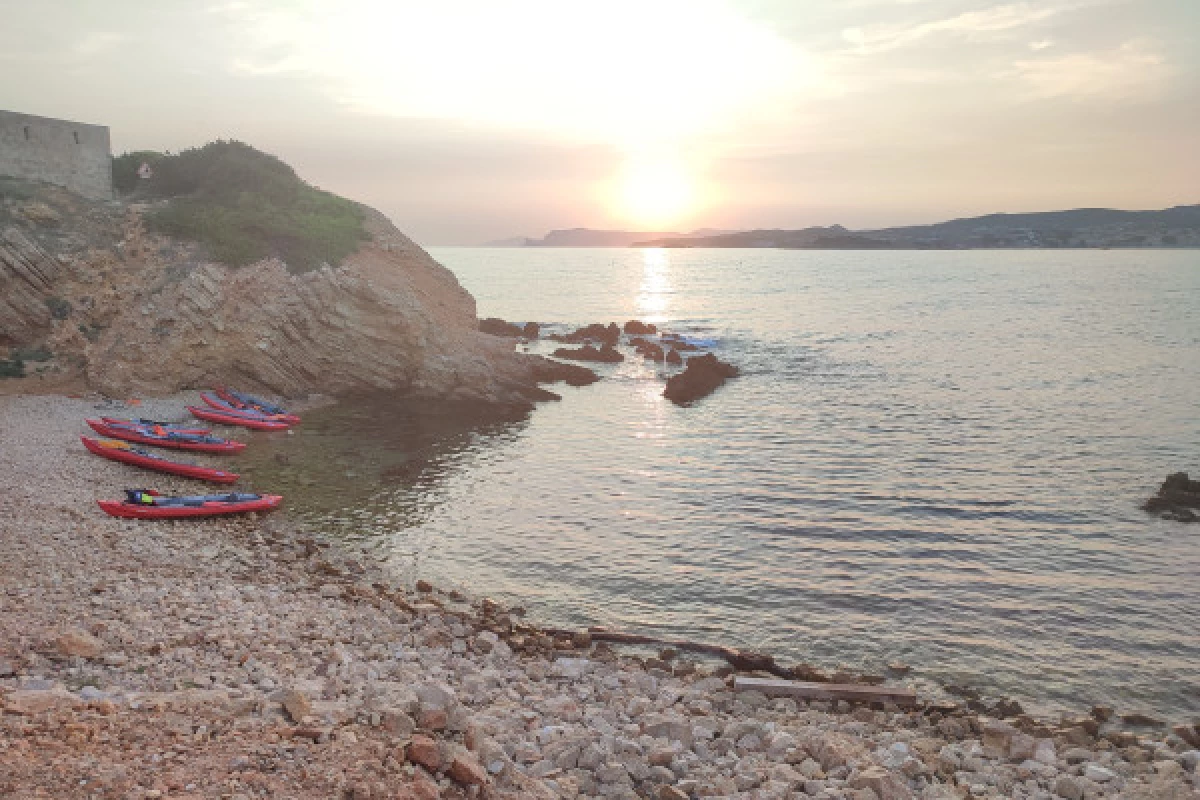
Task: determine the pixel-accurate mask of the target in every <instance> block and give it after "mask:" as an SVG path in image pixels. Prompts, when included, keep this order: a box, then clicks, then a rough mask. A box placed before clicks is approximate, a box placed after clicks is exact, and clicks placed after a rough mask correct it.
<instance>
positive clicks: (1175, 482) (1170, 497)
mask: <svg viewBox="0 0 1200 800" xmlns="http://www.w3.org/2000/svg"><path fill="white" fill-rule="evenodd" d="M1193 508H1200V481H1193V480H1188V475H1187V473H1186V472H1176V473H1174V474H1172V475H1168V476H1167V479H1166V480H1165V481H1163V483H1162V486H1160V487H1158V494H1156V495H1155V496H1154V497H1151V498H1150V499H1148V500H1147V501H1146V502H1144V503H1142V509H1143V510H1144V511H1149V512H1152V513H1157V514H1159V515H1160V516H1161V517H1162V518H1163V519H1173V520H1176V521H1178V522H1196V521H1198V520H1200V515H1197V514H1196V512H1194V511H1192V510H1191V509H1193Z"/></svg>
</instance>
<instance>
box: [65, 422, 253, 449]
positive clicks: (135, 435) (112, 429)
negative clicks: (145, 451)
mask: <svg viewBox="0 0 1200 800" xmlns="http://www.w3.org/2000/svg"><path fill="white" fill-rule="evenodd" d="M85 422H87V424H88V427H90V428H91V429H92V430H94V431H95V432H96V433H98V434H100V435H101V436H109V437H111V438H113V439H124V440H125V441H127V442H136V443H138V444H151V445H154V446H155V447H170V448H173V449H175V450H194V451H196V452H199V453H236V452H238V451H239V450H243V449H245V447H246V443H245V442H235V441H232V440H230V439H222V438H221V437H219V436H207V435H202V434H195V433H182V432H179V431H173V430H169V429H167V428H162V427H160V426H153V425H135V424H127V423H121V424H115V423H108V422H104V421H103V420H98V419H89V420H85Z"/></svg>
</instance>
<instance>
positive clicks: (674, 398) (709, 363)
mask: <svg viewBox="0 0 1200 800" xmlns="http://www.w3.org/2000/svg"><path fill="white" fill-rule="evenodd" d="M737 374H738V368H737V367H735V366H733V365H732V364H726V363H725V362H724V361H721V360H720V359H718V358H717V357H716V356H714V355H713V354H712V353H705V354H704V355H702V356H693V357H692V358H689V359H688V361H687V368H686V369H684V371H683V372H681V373H679V374H678V375H672V376H671V377H670V378H669V379H668V380H667V388H666V390H665V391H664V392H663V397H665V398H667V399H668V400H670V401H671V402H672V403H675V404H676V405H680V406H682V405H687V404H688V403H691V402H693V401H695V400H698V399H700V398H701V397H704V396H705V395H708V394H712V393H713V392H714V391H716V390H717V388H718V387H720V386H721V384H723V383H725V381H726V380H727V379H729V378H732V377H734V376H736V375H737Z"/></svg>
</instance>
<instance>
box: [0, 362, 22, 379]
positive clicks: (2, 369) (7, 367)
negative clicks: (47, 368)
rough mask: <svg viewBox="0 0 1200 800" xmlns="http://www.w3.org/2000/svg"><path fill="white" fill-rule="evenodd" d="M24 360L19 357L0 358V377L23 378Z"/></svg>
mask: <svg viewBox="0 0 1200 800" xmlns="http://www.w3.org/2000/svg"><path fill="white" fill-rule="evenodd" d="M24 377H25V362H24V361H22V360H21V359H19V358H0V378H24Z"/></svg>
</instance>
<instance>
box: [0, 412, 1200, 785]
mask: <svg viewBox="0 0 1200 800" xmlns="http://www.w3.org/2000/svg"><path fill="white" fill-rule="evenodd" d="M95 403H96V400H95V399H90V400H89V399H82V398H80V399H71V398H65V397H0V441H2V442H3V443H4V446H3V448H0V474H4V475H5V476H6V480H5V481H4V482H3V483H2V484H0V604H2V609H3V613H2V614H0V706H2V708H3V713H2V714H0V796H5V797H15V798H26V797H28V798H32V797H89V798H90V797H97V798H108V797H120V798H160V797H178V798H229V799H230V800H233V799H234V798H237V799H238V800H248V798H252V797H289V798H293V797H294V798H318V797H320V798H327V797H345V798H354V799H355V800H364V799H368V798H371V799H377V798H435V797H495V798H524V797H530V798H539V797H541V798H552V797H572V798H573V797H611V798H633V797H653V798H669V799H670V800H681V799H682V798H688V797H740V798H764V799H765V798H789V797H817V798H830V799H832V798H845V799H847V800H849V799H853V800H873V799H874V800H895V799H896V798H958V797H968V796H972V797H1029V798H1054V797H1064V798H1070V799H1072V800H1081V799H1082V798H1092V797H1129V798H1146V800H1149V799H1150V798H1189V797H1197V796H1200V793H1198V792H1197V790H1196V784H1197V780H1198V779H1197V762H1198V761H1200V751H1198V750H1197V745H1198V742H1197V741H1195V740H1194V737H1195V736H1196V735H1197V733H1198V732H1197V730H1196V729H1195V728H1194V727H1192V726H1190V725H1180V726H1177V727H1176V728H1175V729H1174V730H1173V731H1172V732H1170V733H1168V732H1166V731H1164V730H1151V731H1150V732H1134V731H1131V730H1127V729H1126V726H1123V725H1121V724H1120V723H1117V721H1116V720H1114V719H1109V718H1106V717H1107V716H1108V715H1109V712H1108V711H1107V710H1105V709H1096V710H1095V711H1094V713H1093V715H1091V716H1090V717H1082V718H1076V719H1069V720H1058V721H1054V722H1048V721H1045V720H1036V719H1033V718H1031V717H1028V716H1026V715H1023V714H1017V715H1016V716H1013V717H1011V718H1010V719H1000V718H999V717H998V714H993V712H995V711H996V710H995V709H988V710H987V711H986V712H981V711H979V710H975V709H976V708H978V706H975V707H972V706H971V705H970V704H969V703H968V704H963V705H959V704H947V703H933V704H925V705H922V706H919V707H918V708H916V709H913V710H902V709H899V708H895V707H891V706H882V705H881V706H878V707H871V706H869V705H853V704H849V703H846V702H844V701H837V702H829V701H812V702H804V701H797V700H794V699H787V698H769V697H767V696H765V695H763V694H762V693H760V692H757V691H744V692H735V691H733V683H732V678H733V673H734V665H731V664H727V663H724V662H722V661H717V660H714V659H712V658H699V659H697V658H693V657H692V656H690V655H689V654H686V653H680V652H678V649H677V648H665V649H663V650H660V651H657V652H653V653H646V652H645V651H640V652H637V653H634V652H629V651H625V650H618V649H616V648H614V647H613V646H611V645H610V644H608V643H606V642H599V641H593V638H599V637H593V636H591V635H589V634H588V633H587V632H565V631H552V630H547V629H543V628H540V627H538V626H536V625H532V624H529V623H528V622H527V621H526V620H525V618H524V615H523V613H522V612H521V611H520V610H519V609H505V608H502V607H500V606H499V605H498V604H496V603H494V602H492V601H490V600H487V599H475V598H469V597H466V596H465V595H462V594H459V593H457V592H441V591H438V590H437V589H436V588H434V587H432V586H430V585H428V584H425V583H423V582H419V583H418V584H417V586H415V587H409V586H405V585H401V584H400V583H398V582H397V581H396V580H395V579H394V578H393V577H391V576H389V575H387V574H385V573H384V572H382V571H380V570H379V569H378V568H377V566H376V565H374V564H372V563H370V562H369V561H368V560H367V559H366V558H365V557H363V556H362V554H361V553H357V552H354V551H351V550H346V549H343V548H342V547H341V546H340V545H339V544H338V543H337V542H333V541H323V540H321V539H320V538H319V537H316V536H313V535H312V534H311V533H306V532H303V531H300V530H296V529H294V528H293V527H292V526H291V525H290V524H289V523H288V520H287V518H286V516H275V517H267V518H264V519H261V520H256V519H238V520H225V521H199V522H187V523H167V524H162V525H154V524H144V523H137V522H132V521H122V520H116V519H109V518H105V517H103V516H102V515H101V514H100V513H99V512H98V511H96V510H95V507H94V502H93V501H94V500H95V499H96V498H97V497H102V496H111V495H114V494H115V493H117V492H118V491H119V489H120V488H122V487H123V486H125V485H126V484H128V483H129V482H130V481H131V480H136V478H135V477H134V476H135V473H132V472H130V471H128V470H126V468H123V467H121V466H120V465H116V464H112V463H110V462H107V461H101V460H99V459H89V458H88V457H87V456H86V454H83V453H82V451H81V450H80V449H79V447H78V439H77V435H78V433H80V432H82V431H81V425H80V422H81V420H82V418H83V417H84V416H85V415H87V414H91V413H94V407H95ZM179 407H180V404H179V403H178V401H177V400H171V399H167V400H162V401H147V402H146V403H145V404H144V406H143V407H141V408H140V409H139V411H138V413H139V414H144V415H147V416H160V417H161V416H166V415H170V414H172V413H175V412H177V409H178V408H179ZM7 476H11V480H9V479H7ZM154 482H155V485H156V486H159V487H160V488H163V489H168V490H174V489H180V490H186V489H187V488H188V487H194V484H189V483H187V482H183V481H176V480H173V479H170V478H165V479H160V478H158V477H155V479H154ZM738 666H740V667H742V668H743V672H742V674H749V675H765V674H767V673H764V672H754V671H753V670H756V669H761V668H762V667H763V666H764V664H761V663H752V662H747V663H743V664H740V665H738ZM1135 722H1136V721H1135ZM1193 722H1194V721H1193ZM1129 724H1130V725H1132V724H1133V723H1129Z"/></svg>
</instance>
